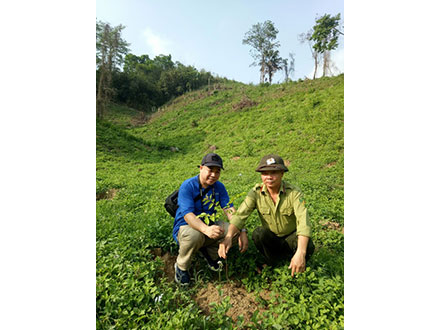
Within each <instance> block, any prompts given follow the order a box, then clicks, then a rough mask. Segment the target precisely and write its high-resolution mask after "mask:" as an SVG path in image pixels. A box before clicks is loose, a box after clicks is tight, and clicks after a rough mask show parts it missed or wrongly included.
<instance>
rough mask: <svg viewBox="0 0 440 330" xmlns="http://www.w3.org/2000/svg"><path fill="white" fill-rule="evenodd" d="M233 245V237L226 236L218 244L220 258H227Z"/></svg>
mask: <svg viewBox="0 0 440 330" xmlns="http://www.w3.org/2000/svg"><path fill="white" fill-rule="evenodd" d="M231 246H232V237H228V236H226V237H225V238H224V239H223V241H222V242H221V243H220V244H219V246H218V255H219V257H220V258H223V259H226V255H227V254H228V251H229V249H230V248H231Z"/></svg>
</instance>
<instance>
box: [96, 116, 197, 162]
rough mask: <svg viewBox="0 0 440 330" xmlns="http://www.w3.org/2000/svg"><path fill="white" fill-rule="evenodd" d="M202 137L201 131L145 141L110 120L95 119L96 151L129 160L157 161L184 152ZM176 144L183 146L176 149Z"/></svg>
mask: <svg viewBox="0 0 440 330" xmlns="http://www.w3.org/2000/svg"><path fill="white" fill-rule="evenodd" d="M203 139H204V136H203V133H201V132H198V133H197V132H196V133H194V134H191V135H183V134H182V135H179V136H177V137H173V138H170V139H162V140H161V141H146V140H144V139H142V138H140V137H137V136H134V135H132V134H130V133H128V132H127V131H126V130H124V129H123V128H121V127H118V126H115V125H113V124H111V123H110V122H107V121H103V120H97V121H96V151H97V152H102V153H106V154H109V155H111V156H114V157H122V158H126V159H129V160H136V161H145V162H149V163H151V162H158V161H161V160H163V159H166V158H173V157H175V156H177V155H178V154H179V153H186V152H187V151H188V150H191V149H192V148H193V145H194V144H196V143H199V142H200V141H201V140H203ZM176 145H179V146H183V147H180V148H179V150H176Z"/></svg>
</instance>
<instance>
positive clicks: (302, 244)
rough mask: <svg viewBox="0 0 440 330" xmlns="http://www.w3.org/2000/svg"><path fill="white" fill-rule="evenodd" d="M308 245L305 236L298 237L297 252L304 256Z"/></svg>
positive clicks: (307, 239)
mask: <svg viewBox="0 0 440 330" xmlns="http://www.w3.org/2000/svg"><path fill="white" fill-rule="evenodd" d="M308 243H309V238H308V237H307V236H301V235H300V236H298V248H297V250H296V251H297V252H299V253H301V254H304V255H305V254H306V251H307V244H308Z"/></svg>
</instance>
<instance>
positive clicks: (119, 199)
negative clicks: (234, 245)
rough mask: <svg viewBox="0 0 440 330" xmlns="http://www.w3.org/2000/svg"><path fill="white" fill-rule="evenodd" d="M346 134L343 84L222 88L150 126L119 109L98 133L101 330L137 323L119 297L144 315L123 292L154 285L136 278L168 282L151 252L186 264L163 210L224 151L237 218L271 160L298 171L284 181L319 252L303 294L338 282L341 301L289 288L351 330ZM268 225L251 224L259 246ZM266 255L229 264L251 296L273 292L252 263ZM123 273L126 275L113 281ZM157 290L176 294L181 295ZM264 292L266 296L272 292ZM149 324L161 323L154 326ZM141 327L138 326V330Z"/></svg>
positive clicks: (175, 107) (177, 106)
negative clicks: (207, 158) (347, 315)
mask: <svg viewBox="0 0 440 330" xmlns="http://www.w3.org/2000/svg"><path fill="white" fill-rule="evenodd" d="M343 134H344V76H343V75H340V76H337V77H332V78H321V79H318V80H314V81H312V80H307V81H302V82H293V83H287V84H279V85H272V86H249V85H243V84H240V83H228V84H225V85H219V86H216V88H215V90H208V89H202V90H198V91H194V92H192V93H188V94H185V95H183V96H181V97H179V98H177V99H175V100H174V101H172V102H170V103H169V104H167V105H166V106H164V107H162V108H161V109H159V111H158V112H156V113H155V114H153V115H152V116H151V117H150V118H149V119H148V120H145V118H143V117H142V115H141V114H140V113H139V112H137V111H135V110H133V109H128V108H124V107H120V106H113V107H112V109H111V110H110V113H109V114H108V116H107V119H106V120H104V121H101V120H99V121H97V142H96V147H97V174H96V179H97V196H99V198H98V197H97V199H99V200H97V315H98V320H97V322H98V323H97V324H98V325H99V326H103V327H104V328H105V327H107V326H110V325H114V324H118V323H117V322H118V321H117V320H120V321H121V322H123V320H125V321H124V322H126V321H127V319H126V317H127V316H126V315H125V314H123V313H122V312H121V311H118V308H116V307H115V306H116V305H114V304H115V303H114V302H113V303H112V302H111V300H109V299H110V298H109V297H110V296H111V295H113V294H114V295H117V296H119V298H118V299H119V300H120V301H121V304H122V305H123V306H125V307H124V308H128V310H130V308H129V306H132V305H133V306H134V305H136V303H134V304H133V299H134V300H136V299H140V298H139V296H136V293H133V292H127V290H125V291H124V288H125V287H126V286H124V285H123V283H125V282H124V281H127V278H128V279H131V280H132V281H133V282H130V283H132V285H133V286H134V287H133V288H138V289H136V290H141V291H142V290H145V288H144V289H142V285H144V284H142V283H143V282H137V280H136V279H137V278H138V277H136V272H134V270H133V269H134V268H136V269H139V272H142V271H141V270H142V269H143V272H144V273H145V274H144V275H143V276H144V277H143V278H144V279H145V278H154V277H155V276H158V275H157V273H155V271H157V269H158V268H157V267H159V266H157V265H156V266H155V267H156V268H154V267H153V266H151V264H150V262H155V261H154V260H156V259H154V258H152V257H151V255H150V254H149V249H150V248H161V249H162V251H163V252H164V251H169V252H170V253H171V255H175V254H176V249H177V245H176V243H175V242H174V241H173V240H172V237H171V231H172V224H173V219H172V218H171V217H170V216H169V215H168V214H167V213H166V211H165V209H164V208H163V202H164V199H165V197H166V196H167V195H168V194H169V193H171V192H172V191H173V190H174V189H177V188H178V187H179V185H180V183H181V182H182V181H183V180H184V179H186V178H189V177H191V176H194V175H196V174H197V173H198V169H197V168H196V166H197V165H199V164H200V160H201V159H202V157H203V155H204V154H206V153H208V152H211V151H212V150H215V152H216V153H218V154H219V155H220V156H221V157H222V158H223V161H224V167H225V171H223V172H222V175H221V179H220V180H221V181H222V182H223V183H224V184H225V185H226V187H227V189H228V192H229V194H230V196H232V197H234V196H238V197H237V198H236V200H235V201H234V203H235V205H236V206H238V205H239V203H240V202H241V201H242V200H243V199H244V196H243V193H246V192H247V191H249V189H250V188H251V187H252V186H253V185H254V184H255V183H257V182H259V180H260V178H259V175H258V173H256V172H255V168H256V166H257V164H258V162H259V160H260V159H261V157H262V156H264V155H265V154H268V153H271V152H274V153H278V154H279V155H281V156H282V157H283V158H284V160H285V162H286V164H287V166H288V167H289V172H287V173H286V174H285V176H284V179H285V180H286V181H289V182H290V183H293V184H295V185H296V186H298V187H299V188H300V189H301V190H302V191H303V193H304V197H305V200H306V204H307V206H308V209H309V212H310V217H311V221H312V224H313V228H314V236H313V239H314V241H315V245H316V246H317V252H316V253H315V256H314V258H313V259H312V262H311V264H310V267H311V270H308V272H309V273H307V272H306V273H307V274H308V275H307V274H305V275H304V276H305V277H307V276H308V278H307V281H305V282H304V284H303V285H305V286H309V285H311V284H310V283H315V282H316V287H315V289H316V290H318V289H319V288H320V286H321V285H324V284H323V283H324V282H326V281H327V282H326V284H325V286H326V287H327V289H326V290H330V291H328V292H327V293H328V295H327V296H325V297H326V298H325V297H324V296H321V297H318V296H316V294H315V293H313V292H310V290H308V289H305V287H303V286H301V285H300V287H298V285H299V284H298V283H299V282H298V283H297V284H292V283H290V282H289V284H287V286H288V287H289V286H292V285H293V286H292V287H291V290H293V291H292V292H296V291H295V290H297V289H298V288H300V291H298V294H297V297H299V294H300V293H301V292H302V293H301V294H302V295H303V297H304V296H305V297H306V298H305V299H309V300H310V302H314V303H317V301H318V300H319V301H320V302H319V304H321V303H322V304H324V305H326V306H327V304H330V305H335V306H336V305H337V306H340V307H338V309H337V310H336V311H335V310H333V309H334V308H333V309H332V311H331V312H329V313H328V314H326V315H327V316H325V317H324V318H323V321H322V322H323V323H322V325H323V328H327V329H329V328H338V327H339V326H340V325H341V324H342V326H343V280H342V277H343V234H342V233H341V232H340V231H339V230H329V229H328V228H329V227H331V228H333V229H335V228H336V229H338V228H341V227H343V224H344V216H343V214H344V213H343V185H344V174H343V170H344V136H343ZM240 194H241V195H240ZM257 224H258V219H257V216H256V214H255V212H254V214H253V215H252V216H251V217H250V219H249V221H248V224H247V227H248V228H249V230H250V234H251V233H252V230H253V229H254V228H255V226H256V225H257ZM233 255H234V254H233ZM256 255H257V254H256V251H255V247H254V246H252V244H251V246H250V248H249V251H248V252H247V257H246V258H250V259H249V260H246V259H243V257H239V256H238V255H237V258H235V257H234V258H232V257H231V261H229V262H230V263H231V265H230V268H231V269H232V273H231V276H232V277H234V275H235V276H236V279H237V280H238V279H240V281H241V283H243V284H244V285H246V287H247V288H248V290H251V289H258V288H259V287H261V285H263V284H262V282H261V278H260V277H258V276H256V273H255V272H254V271H253V263H252V261H251V260H252V258H254V257H256ZM116 256H119V257H116ZM115 258H116V259H115ZM118 258H119V259H118ZM115 267H119V268H118V269H121V270H123V274H125V275H121V276H122V277H121V278H118V277H117V276H116V278H115V277H114V276H110V275H109V274H111V273H112V269H114V268H115ZM133 267H134V268H133ZM145 269H150V271H151V273H148V272H147V271H145ZM151 269H156V270H155V271H153V270H151ZM234 269H235V271H234ZM238 269H240V271H238ZM279 271H280V270H279V269H274V270H270V271H269V272H273V273H268V274H266V275H267V276H269V277H270V276H271V275H270V274H272V275H274V274H275V273H277V274H278V273H279ZM284 271H285V270H283V272H284ZM208 273H209V272H208ZM119 274H120V273H119ZM311 274H313V276H311ZM315 275H316V277H314V276H315ZM118 276H119V275H118ZM207 276H208V275H207ZM277 277H279V275H277ZM310 277H312V278H314V280H312V279H310ZM283 278H284V277H283ZM286 280H288V277H286ZM323 280H324V282H323ZM105 281H111V283H113V284H112V285H111V286H110V287H109V286H107V287H106V286H105V285H104V284H102V283H104V282H105ZM155 281H156V280H155ZM314 281H315V282H314ZM266 282H267V281H266ZM155 283H156V285H157V286H158V287H160V288H161V289H162V290H165V291H166V290H168V289H169V288H170V287H169V285H171V284H166V283H162V284H159V282H157V281H156V282H155ZM277 283H278V282H274V283H272V284H271V286H269V289H270V290H271V291H273V292H276V293H277V294H281V296H283V295H284V294H283V293H282V292H283V290H284V289H282V288H281V287H278V285H279V283H278V284H277ZM263 287H265V288H267V284H265V286H263ZM332 288H333V289H332ZM323 290H324V289H323ZM318 291H319V290H318ZM294 295H296V293H295V294H294ZM145 299H146V300H145ZM167 299H169V302H170V306H171V305H172V306H174V307H169V308H171V309H172V310H174V312H176V311H180V312H182V313H184V314H185V313H187V314H188V315H189V314H192V312H193V311H192V310H191V308H193V307H188V306H186V307H177V306H175V304H174V305H173V304H172V301H175V299H176V298H175V297H174V298H173V296H172V295H171V293H170V296H169V297H168V298H167ZM173 299H174V300H173ZM179 299H184V298H179ZM185 299H186V298H185ZM286 299H287V301H288V298H287V297H286ZM298 299H299V298H298ZM322 299H324V300H323V301H324V302H322V301H321V300H322ZM119 300H118V301H119ZM141 303H142V304H144V305H145V306H149V304H151V301H149V300H148V299H147V298H142V299H141ZM188 303H190V301H189V302H188ZM296 304H297V300H296V301H292V302H289V303H287V307H286V308H287V309H292V312H291V313H292V315H290V314H289V315H290V316H289V315H288V316H286V317H287V319H286V320H284V321H283V322H284V323H283V322H281V321H280V323H277V324H280V325H281V326H282V325H285V324H289V323H288V322H291V321H292V320H293V319H292V318H293V317H298V316H297V312H298V310H297V308H300V307H299V305H298V306H297V305H296ZM124 308H122V310H124ZM132 308H133V307H132ZM179 308H181V309H179ZM119 309H120V308H119ZM196 310H198V309H197V308H196ZM318 310H319V308H318V309H317V310H316V313H318ZM191 311H192V312H191ZM295 311H296V312H295ZM273 312H274V311H269V313H273ZM309 312H310V313H312V312H311V311H309ZM313 313H315V312H313ZM313 313H312V314H311V315H314V314H313ZM318 314H319V313H318ZM318 314H317V315H318ZM124 315H125V316H124ZM141 315H143V314H141ZM278 315H280V314H279V313H278ZM295 315H296V316H295ZM139 317H140V316H139ZM170 317H171V316H170ZM111 320H113V321H111ZM115 320H116V321H115ZM142 320H143V321H142V322H144V323H145V322H147V323H148V322H149V320H150V321H151V322H153V321H154V320H156V321H157V319H155V316H150V317H149V318H142ZM173 320H174V318H173ZM289 320H290V321H289ZM299 320H300V321H301V320H302V321H301V322H303V321H304V327H305V324H313V323H307V322H308V321H307V322H306V320H307V318H306V316H303V319H301V318H300V319H299ZM174 321H175V322H178V320H177V319H176V320H174ZM174 321H173V322H174ZM202 321H203V317H202V316H195V318H194V317H193V318H190V319H189V321H188V322H190V323H189V324H199V323H198V322H202ZM300 321H298V322H300ZM312 321H313V320H312ZM142 322H141V323H136V322H135V323H127V324H132V326H133V327H135V326H138V325H139V324H144V323H142ZM203 322H206V319H205V320H204V321H203ZM212 322H214V321H212ZM264 322H269V321H268V320H266V321H264ZM286 322H287V323H286ZM320 322H321V321H320ZM121 324H122V323H121ZM176 324H180V323H176ZM176 324H174V326H176ZM269 324H270V323H266V325H269ZM295 324H296V323H295ZM300 324H301V323H300ZM213 326H214V325H213ZM127 327H129V326H128V325H127ZM177 327H179V326H177ZM98 328H99V327H98ZM301 328H302V327H300V326H298V329H301Z"/></svg>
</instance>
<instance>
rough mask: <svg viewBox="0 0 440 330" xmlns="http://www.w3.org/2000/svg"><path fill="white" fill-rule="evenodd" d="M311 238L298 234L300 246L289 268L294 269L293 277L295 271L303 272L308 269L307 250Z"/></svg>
mask: <svg viewBox="0 0 440 330" xmlns="http://www.w3.org/2000/svg"><path fill="white" fill-rule="evenodd" d="M308 243H309V238H308V237H307V236H298V248H297V249H296V252H295V254H294V255H293V257H292V259H291V260H290V265H289V269H291V270H292V277H293V275H295V273H302V272H303V271H305V270H306V251H307V244H308Z"/></svg>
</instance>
